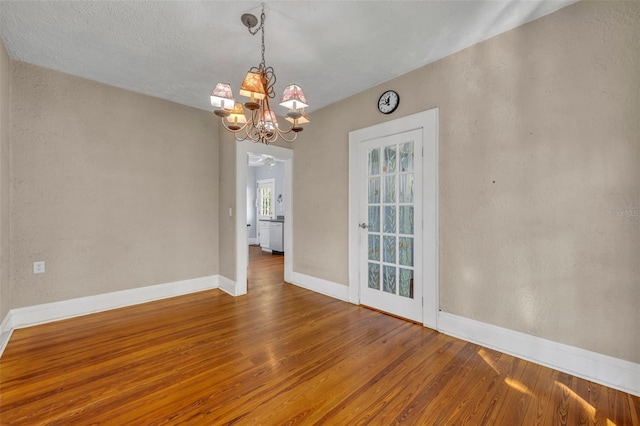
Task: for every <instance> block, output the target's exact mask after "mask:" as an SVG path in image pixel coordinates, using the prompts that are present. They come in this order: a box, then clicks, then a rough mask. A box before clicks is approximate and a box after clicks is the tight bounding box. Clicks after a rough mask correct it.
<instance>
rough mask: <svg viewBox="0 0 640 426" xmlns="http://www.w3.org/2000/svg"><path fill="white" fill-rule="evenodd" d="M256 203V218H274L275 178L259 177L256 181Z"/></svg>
mask: <svg viewBox="0 0 640 426" xmlns="http://www.w3.org/2000/svg"><path fill="white" fill-rule="evenodd" d="M256 204H257V207H258V219H261V220H266V219H273V218H275V214H274V204H275V179H261V180H259V181H258V182H257V191H256Z"/></svg>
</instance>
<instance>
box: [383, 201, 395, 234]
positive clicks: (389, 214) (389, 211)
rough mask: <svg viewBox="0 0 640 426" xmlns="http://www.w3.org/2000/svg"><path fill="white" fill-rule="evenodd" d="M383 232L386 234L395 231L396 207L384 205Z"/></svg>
mask: <svg viewBox="0 0 640 426" xmlns="http://www.w3.org/2000/svg"><path fill="white" fill-rule="evenodd" d="M383 230H384V232H386V233H388V234H391V233H393V234H395V233H396V207H395V206H384V227H383Z"/></svg>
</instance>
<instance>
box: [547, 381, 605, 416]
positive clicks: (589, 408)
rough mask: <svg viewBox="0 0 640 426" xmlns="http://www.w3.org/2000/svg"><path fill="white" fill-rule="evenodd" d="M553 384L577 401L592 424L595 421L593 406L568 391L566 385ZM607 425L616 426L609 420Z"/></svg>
mask: <svg viewBox="0 0 640 426" xmlns="http://www.w3.org/2000/svg"><path fill="white" fill-rule="evenodd" d="M555 383H556V386H558V387H560V388H561V389H562V391H563V392H566V393H568V394H569V396H570V397H571V399H573V400H575V401H577V402H578V404H580V405H582V408H584V409H585V410H586V412H587V413H589V420H591V421H592V422H595V421H596V408H595V407H594V406H593V405H591V404H589V403H588V402H587V401H585V400H584V399H583V398H582V397H581V396H580V395H578V394H577V393H575V392H574V391H572V390H571V389H569V387H567V385H565V384H563V383H560V382H558V381H556V382H555ZM609 425H612V426H616V424H615V423H613V422H610V420H609V419H607V426H609Z"/></svg>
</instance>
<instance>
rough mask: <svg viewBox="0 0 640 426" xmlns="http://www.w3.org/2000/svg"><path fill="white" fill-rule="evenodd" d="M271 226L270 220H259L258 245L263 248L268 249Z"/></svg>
mask: <svg viewBox="0 0 640 426" xmlns="http://www.w3.org/2000/svg"><path fill="white" fill-rule="evenodd" d="M270 228H271V222H269V221H267V220H261V221H260V247H262V248H263V249H267V250H268V249H269V242H270V238H271V236H270V235H269V234H270V232H269V229H270Z"/></svg>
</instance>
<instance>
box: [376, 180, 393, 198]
mask: <svg viewBox="0 0 640 426" xmlns="http://www.w3.org/2000/svg"><path fill="white" fill-rule="evenodd" d="M376 179H379V178H376ZM384 202H385V203H395V202H396V176H395V175H393V176H385V177H384Z"/></svg>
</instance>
